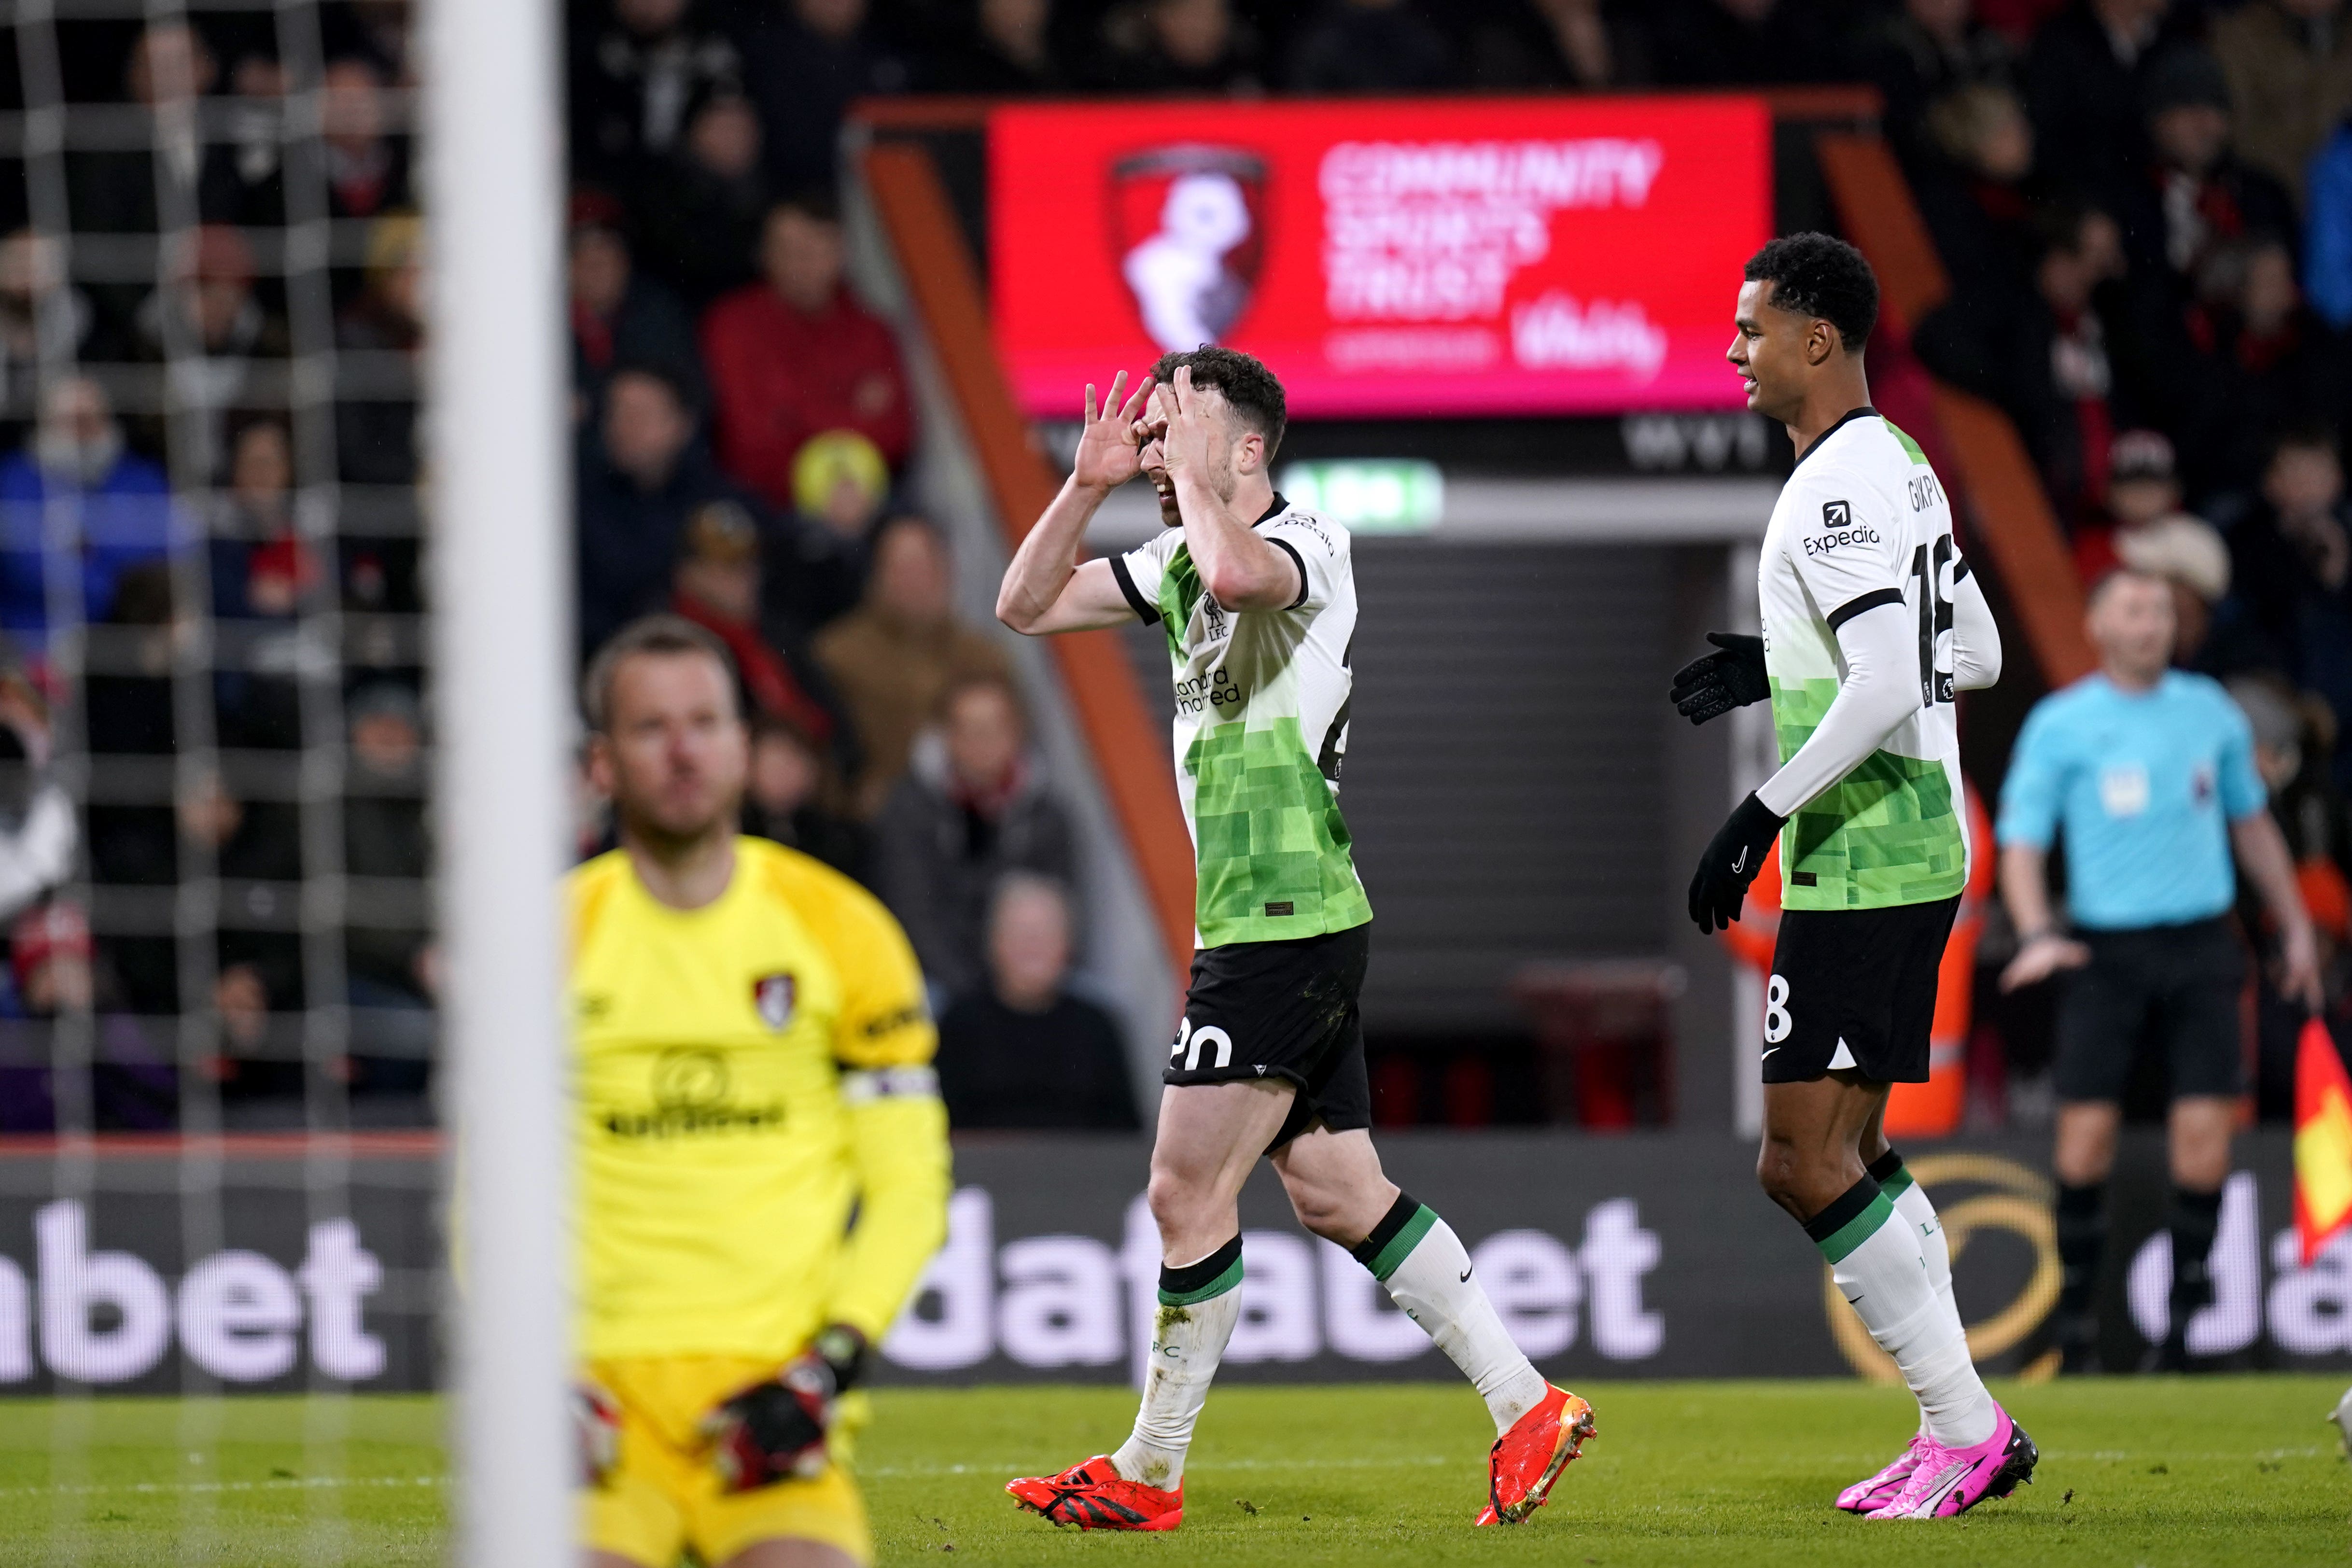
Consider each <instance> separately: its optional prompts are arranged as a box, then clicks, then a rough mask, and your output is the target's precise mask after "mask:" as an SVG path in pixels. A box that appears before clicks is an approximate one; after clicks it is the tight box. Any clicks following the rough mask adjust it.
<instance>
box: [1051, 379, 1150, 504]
mask: <svg viewBox="0 0 2352 1568" xmlns="http://www.w3.org/2000/svg"><path fill="white" fill-rule="evenodd" d="M1152 385H1153V383H1152V380H1151V378H1150V376H1148V375H1147V376H1145V377H1144V378H1143V380H1142V381H1141V382H1140V383H1139V384H1137V386H1136V388H1135V392H1134V395H1132V396H1129V398H1128V399H1127V400H1126V401H1125V402H1124V403H1122V402H1120V401H1119V395H1120V394H1121V393H1123V392H1125V391H1126V390H1127V372H1125V371H1120V372H1119V373H1118V374H1117V375H1114V376H1112V377H1111V380H1110V395H1109V396H1108V397H1106V398H1104V399H1103V400H1102V402H1101V403H1100V404H1099V405H1097V403H1096V401H1095V384H1094V383H1093V382H1091V381H1090V382H1088V383H1087V422H1086V426H1085V427H1084V428H1083V429H1082V430H1080V431H1079V433H1078V452H1077V457H1076V459H1075V460H1074V461H1073V462H1072V463H1071V465H1070V474H1071V477H1072V478H1073V479H1076V480H1077V482H1078V483H1080V484H1081V485H1084V486H1086V487H1087V488H1088V489H1098V490H1114V489H1118V487H1119V486H1121V485H1123V484H1125V483H1127V481H1128V480H1129V479H1133V478H1135V476H1136V475H1137V473H1139V471H1140V469H1141V458H1142V453H1141V450H1140V448H1141V446H1142V443H1141V442H1139V441H1138V440H1137V439H1136V435H1135V432H1136V426H1137V421H1138V419H1139V416H1141V415H1142V413H1143V410H1144V407H1145V405H1147V404H1149V403H1150V400H1151V391H1152Z"/></svg>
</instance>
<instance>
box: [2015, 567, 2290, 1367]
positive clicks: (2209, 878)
mask: <svg viewBox="0 0 2352 1568" xmlns="http://www.w3.org/2000/svg"><path fill="white" fill-rule="evenodd" d="M2087 624H2088V628H2089V631H2090V635H2091V641H2092V643H2093V644H2094V645H2095V647H2097V648H2098V651H2099V669H2098V672H2097V673H2096V674H2094V675H2088V676H2085V677H2084V678H2083V679H2081V680H2078V681H2076V682H2074V685H2072V686H2069V687H2067V688H2066V689H2064V690H2063V691H2054V692H2052V693H2051V694H2050V695H2049V696H2047V697H2045V698H2043V699H2042V700H2041V701H2040V702H2039V703H2037V704H2035V706H2034V709H2033V711H2032V714H2031V715H2030V716H2029V717H2028V718H2027V719H2026V721H2025V728H2024V730H2023V731H2022V732H2021V733H2020V734H2019V736H2018V740H2017V749H2016V751H2015V752H2014V753H2013V754H2012V755H2011V758H2010V763H2009V778H2008V781H2007V783H2006V784H2005V785H2004V786H2003V788H2002V790H2001V795H2000V828H1999V837H2000V890H2001V897H2002V900H2003V901H2004V902H2006V903H2007V905H2008V906H2009V914H2010V918H2011V921H2014V922H2015V923H2016V926H2017V932H2018V952H2017V957H2016V958H2015V959H2014V960H2013V961H2011V963H2010V965H2009V967H2008V969H2007V970H2006V971H2004V972H2003V973H2002V974H2001V988H2002V989H2003V990H2005V991H2011V990H2015V989H2017V988H2018V987H2020V986H2022V985H2031V984H2034V983H2036V982H2038V981H2042V980H2045V979H2047V978H2049V977H2050V976H2051V975H2053V974H2055V973H2059V972H2061V971H2071V972H2072V973H2069V974H2068V976H2067V979H2066V983H2065V991H2064V994H2063V996H2062V997H2061V999H2060V1002H2059V1009H2058V1056H2057V1063H2056V1066H2055V1067H2054V1068H2053V1072H2052V1077H2053V1080H2054V1083H2055V1087H2056V1089H2057V1091H2058V1100H2059V1108H2058V1146H2057V1152H2056V1157H2055V1161H2054V1163H2055V1164H2056V1167H2057V1176H2058V1254H2059V1260H2060V1262H2061V1264H2062V1265H2063V1268H2064V1282H2063V1286H2062V1288H2061V1290H2060V1294H2059V1298H2058V1313H2057V1319H2056V1322H2055V1328H2056V1340H2057V1344H2058V1348H2059V1351H2060V1353H2061V1358H2062V1364H2063V1370H2065V1371H2067V1372H2093V1371H2096V1370H2098V1361H2097V1356H2096V1352H2095V1348H2094V1347H2095V1345H2096V1343H2097V1340H2098V1324H2097V1321H2096V1319H2095V1316H2094V1314H2093V1310H2092V1296H2093V1291H2094V1289H2095V1287H2096V1284H2097V1281H2098V1274H2099V1261H2100V1254H2101V1252H2102V1251H2103V1250H2104V1248H2105V1242H2106V1217H2105V1211H2106V1182H2107V1174H2108V1173H2109V1172H2110V1171H2111V1170H2113V1169H2114V1166H2115V1161H2116V1129H2117V1127H2118V1125H2119V1124H2120V1123H2121V1121H2122V1120H2123V1111H2122V1106H2121V1103H2120V1102H2121V1100H2122V1099H2123V1094H2124V1086H2125V1084H2126V1081H2127V1080H2128V1079H2130V1077H2131V1071H2132V1066H2133V1063H2134V1059H2135V1058H2136V1057H2137V1053H2138V1052H2139V1051H2140V1050H2141V1049H2142V1048H2155V1049H2160V1050H2162V1051H2163V1052H2164V1055H2165V1062H2166V1065H2167V1068H2168V1072H2169V1083H2168V1089H2169V1094H2170V1098H2171V1107H2172V1109H2171V1116H2170V1121H2169V1134H2170V1138H2169V1142H2170V1149H2171V1165H2172V1201H2171V1207H2170V1210H2169V1213H2168V1219H2167V1225H2168V1228H2169V1229H2170V1231H2171V1233H2172V1292H2171V1310H2170V1314H2169V1320H2168V1321H2169V1324H2170V1327H2169V1331H2168V1333H2167V1335H2166V1338H2165V1341H2164V1342H2163V1344H2162V1345H2160V1346H2159V1347H2158V1349H2157V1350H2156V1351H2155V1352H2153V1354H2152V1355H2151V1356H2150V1358H2149V1363H2150V1364H2151V1366H2153V1367H2156V1368H2158V1369H2161V1370H2167V1371H2179V1370H2183V1369H2185V1368H2186V1366H2187V1364H2188V1349H2187V1342H2186V1333H2187V1327H2188V1322H2189V1316H2190V1314H2191V1313H2193V1312H2195V1311H2196V1310H2197V1309H2198V1308H2200V1307H2201V1306H2203V1305H2205V1304H2206V1303H2207V1302H2208V1301H2210V1300H2211V1299H2212V1286H2211V1283H2210V1280H2209V1279H2208V1277H2207V1273H2206V1258H2207V1255H2208V1254H2209V1253H2210V1252H2211V1250H2212V1247H2213V1233H2214V1230H2215V1228H2216V1226H2217V1225H2218V1224H2219V1221H2220V1217H2221V1184H2222V1181H2223V1179H2224V1178H2226V1177H2227V1176H2228V1175H2229V1173H2230V1135H2231V1130H2232V1128H2233V1127H2234V1126H2235V1124H2236V1121H2237V1116H2238V1100H2239V1096H2240V1095H2241V1094H2242V1092H2243V1091H2244V1088H2245V1082H2244V1075H2245V1057H2244V1049H2243V1047H2242V1039H2241V1032H2240V1027H2239V1020H2238V1001H2239V994H2240V993H2241V991H2242V987H2243V984H2244V981H2245V967H2244V964H2245V961H2244V947H2243V944H2242V941H2241V939H2240V937H2239V934H2238V932H2237V931H2236V929H2235V928H2234V927H2233V926H2232V925H2231V922H2230V921H2229V919H2228V911H2229V910H2230V907H2231V904H2232V903H2233V902H2234V901H2235V895H2236V879H2235V877H2234V876H2233V874H2232V873H2233V860H2234V870H2237V871H2242V872H2244V873H2245V876H2246V878H2247V879H2248V880H2249V881H2250V882H2252V884H2253V885H2254V887H2255V889H2257V890H2258V891H2259V892H2260V893H2261V895H2262V899H2263V906H2264V908H2265V909H2266V910H2268V911H2269V914H2270V917H2271V919H2272V921H2273V922H2274V923H2275V925H2276V927H2277V929H2278V932H2279V935H2280V939H2281V954H2282V957H2281V963H2280V970H2281V973H2279V975H2278V983H2279V985H2280V987H2281V989H2282V990H2284V992H2285V993H2286V994H2288V995H2290V996H2294V997H2296V998H2298V999H2299V1000H2301V1001H2302V1002H2304V1004H2305V1005H2306V1006H2310V1007H2313V1008H2316V1007H2317V1006H2318V1005H2319V998H2320V986H2319V956H2318V947H2317V944H2316V942H2315V940H2314V938H2313V935H2312V927H2311V918H2310V916H2309V915H2308V914H2306V913H2305V910H2304V907H2303V899H2302V896H2301V895H2300V894H2299V893H2298V892H2297V891H2296V889H2295V882H2294V862H2293V860H2292V858H2290V857H2289V855H2288V853H2287V847H2286V840H2285V839H2284V837H2282V836H2281V835H2280V833H2279V830H2278V825H2277V824H2275V823H2273V821H2272V820H2271V818H2270V814H2269V812H2268V811H2267V810H2265V809H2264V807H2265V805H2266V802H2265V798H2264V794H2263V781H2262V778H2261V775H2260V774H2258V773H2256V772H2255V771H2254V755H2253V734H2252V730H2251V729H2250V728H2249V727H2248V725H2247V723H2246V720H2245V716H2244V715H2243V714H2242V713H2241V712H2240V711H2239V710H2238V706H2237V704H2236V703H2234V702H2232V701H2231V700H2230V697H2229V694H2228V693H2227V692H2226V691H2224V690H2223V689H2221V684H2220V683H2219V682H2218V681H2214V680H2210V679H2207V678H2206V677H2204V676H2201V675H2190V674H2188V673H2186V672H2184V671H2181V670H2177V669H2173V668H2169V666H2170V662H2171V658H2172V644H2173V632H2174V626H2173V614H2172V591H2171V589H2170V587H2169V586H2168V585H2167V584H2165V583H2164V581H2163V580H2162V579H2160V578H2157V577H2151V576H2147V575H2144V574H2139V573H2136V572H2129V571H2123V572H2116V573H2113V574H2109V575H2108V576H2106V577H2105V578H2103V579H2101V581H2100V582H2099V583H2098V584H2097V585H2096V586H2095V588H2093V590H2092V593H2091V605H2090V614H2089V616H2088V622H2087ZM2061 826H2063V828H2064V829H2065V837H2066V905H2067V910H2068V914H2069V916H2070V917H2071V921H2072V924H2073V928H2074V930H2073V933H2072V934H2071V935H2070V934H2068V933H2067V932H2066V931H2063V930H2062V929H2061V927H2060V926H2059V924H2058V921H2056V919H2055V918H2054V917H2053V914H2052V912H2051V907H2050V894H2049V884H2048V882H2047V880H2046V875H2045V874H2046V871H2047V868H2048V858H2049V849H2050V840H2051V837H2053V834H2054V833H2055V832H2056V831H2057V830H2058V829H2059V828H2060V827H2061Z"/></svg>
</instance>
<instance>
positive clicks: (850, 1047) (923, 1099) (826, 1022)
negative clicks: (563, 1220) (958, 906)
mask: <svg viewBox="0 0 2352 1568" xmlns="http://www.w3.org/2000/svg"><path fill="white" fill-rule="evenodd" d="M566 891H567V894H568V899H569V904H570V913H571V922H572V931H571V934H572V976H571V992H570V997H569V1002H570V1006H571V1012H572V1074H573V1087H574V1091H575V1101H576V1106H577V1109H576V1116H577V1118H578V1121H577V1126H576V1131H575V1136H576V1137H577V1140H578V1143H577V1148H576V1155H577V1159H576V1167H577V1168H576V1172H575V1177H574V1179H575V1181H576V1183H577V1189H576V1194H575V1199H574V1201H575V1203H576V1205H577V1209H576V1223H575V1230H576V1236H575V1247H576V1268H577V1270H578V1275H577V1289H578V1290H579V1292H580V1300H579V1311H580V1342H579V1345H578V1352H579V1353H580V1354H581V1355H583V1356H584V1357H586V1358H589V1359H591V1360H601V1359H607V1358H614V1357H635V1356H676V1355H697V1354H727V1355H742V1356H751V1357H756V1358H762V1359H771V1360H775V1361H779V1362H781V1361H782V1360H785V1359H787V1358H789V1357H790V1356H792V1355H793V1354H795V1353H797V1352H798V1351H799V1350H800V1348H801V1347H802V1346H803V1344H805V1343H806V1342H807V1341H808V1339H809V1337H810V1336H811V1335H812V1334H814V1332H815V1331H816V1330H818V1329H819V1328H821V1327H823V1326H824V1324H825V1323H828V1322H845V1323H849V1324H852V1325H854V1326H855V1327H856V1328H858V1329H860V1330H863V1331H865V1333H866V1337H867V1338H868V1339H869V1340H872V1341H874V1342H877V1343H878V1342H880V1341H881V1339H882V1335H883V1331H885V1330H886V1329H887V1328H888V1327H889V1325H890V1322H891V1321H892V1320H893V1319H894V1318H895V1317H897V1316H898V1309H899V1307H900V1305H901V1304H902V1303H903V1302H904V1301H905V1300H906V1299H907V1295H908V1292H909V1291H910V1290H911V1289H913V1288H914V1284H915V1281H916V1279H917V1278H918V1276H919V1275H920V1274H921V1272H922V1269H923V1266H924V1264H925V1262H926V1261H927V1260H928V1259H929V1258H930V1255H931V1253H932V1252H933V1251H934V1250H936V1249H937V1247H939V1245H940V1240H941V1239H942V1238H943V1237H945V1235H946V1232H947V1197H948V1184H949V1157H948V1142H947V1112H946V1110H945V1109H944V1108H943V1107H942V1106H941V1104H940V1098H939V1085H938V1079H937V1078H936V1077H935V1075H934V1074H933V1072H932V1070H931V1067H930V1061H931V1056H932V1052H933V1050H934V1049H935V1047H936V1046H937V1037H936V1036H935V1035H934V1033H933V1031H932V1028H931V1021H930V1017H929V1012H928V1010H927V1009H926V1008H925V1006H924V1001H923V983H922V975H921V973H920V972H919V969H918V968H917V965H916V963H915V954H914V951H913V949H912V948H910V947H909V946H908V942H907V938H906V934H905V933H904V932H903V931H900V930H899V929H898V921H895V920H893V919H892V918H891V917H890V915H889V913H888V911H887V910H884V909H883V907H882V905H881V904H880V903H879V902H878V901H877V900H875V899H874V897H873V896H872V895H871V894H869V893H867V892H866V890H865V889H862V888H860V887H858V886H857V885H856V883H854V882H852V881H850V880H849V879H847V878H845V877H844V876H842V875H840V874H839V873H838V872H835V871H833V870H831V869H829V868H826V867H824V866H822V865H820V864H818V863H817V862H816V861H814V860H813V859H811V858H808V857H807V856H805V855H802V854H799V853H797V852H795V851H793V850H791V849H787V848H784V847H782V846H779V845H775V844H772V843H769V842H768V841H766V840H765V839H759V838H739V839H737V840H736V843H735V873H734V876H733V878H732V879H730V881H729V883H728V886H727V890H726V891H725V892H724V893H722V894H720V895H719V897H718V898H717V899H715V900H712V901H711V902H710V903H709V904H706V905H705V906H703V907H702V908H701V909H698V910H674V909H671V908H669V907H668V906H667V905H665V904H663V903H660V902H659V901H657V900H656V899H655V898H654V897H653V895H652V894H650V893H648V892H647V891H646V888H645V885H644V884H643V883H642V882H640V881H639V880H638V879H637V875H636V872H635V868H632V867H631V865H630V864H629V860H628V858H627V856H626V855H625V854H623V853H622V852H620V851H618V850H615V851H614V852H613V853H611V854H608V855H603V856H600V857H598V858H595V859H593V860H591V861H589V862H588V863H587V864H586V865H584V866H582V867H580V868H577V869H576V870H574V871H573V872H572V875H571V877H570V879H568V882H567V884H566ZM853 1212H854V1213H855V1214H856V1225H855V1226H852V1225H851V1224H850V1217H851V1215H852V1213H853Z"/></svg>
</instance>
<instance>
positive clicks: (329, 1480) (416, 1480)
mask: <svg viewBox="0 0 2352 1568" xmlns="http://www.w3.org/2000/svg"><path fill="white" fill-rule="evenodd" d="M448 1484H449V1478H448V1477H446V1476H273V1477H271V1478H270V1479H268V1480H266V1481H102V1482H97V1483H94V1484H92V1485H89V1486H73V1487H0V1497H90V1496H95V1495H97V1494H99V1493H101V1492H142V1493H143V1492H168V1493H173V1494H175V1495H176V1494H178V1493H181V1492H262V1491H299V1490H308V1489H314V1488H330V1487H446V1486H447V1485H448Z"/></svg>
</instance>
